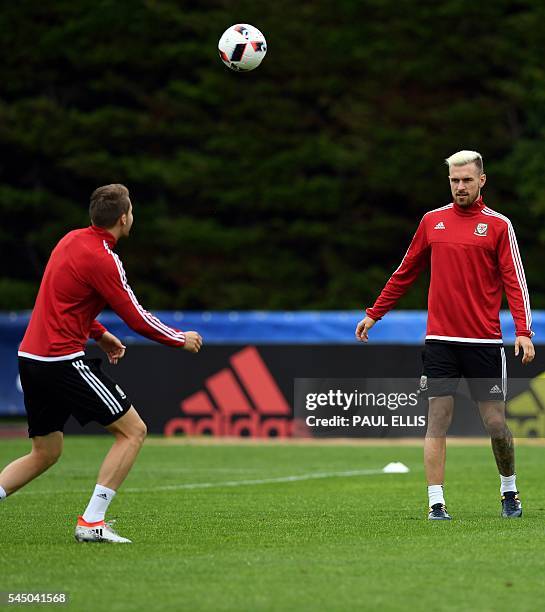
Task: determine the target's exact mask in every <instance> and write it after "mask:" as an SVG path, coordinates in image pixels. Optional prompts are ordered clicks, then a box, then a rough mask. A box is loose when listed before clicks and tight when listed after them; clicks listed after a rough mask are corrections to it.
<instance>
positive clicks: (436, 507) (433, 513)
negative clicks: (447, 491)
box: [428, 503, 452, 521]
mask: <svg viewBox="0 0 545 612" xmlns="http://www.w3.org/2000/svg"><path fill="white" fill-rule="evenodd" d="M451 519H452V517H451V516H450V514H449V513H448V512H447V507H446V506H445V504H441V503H439V504H433V506H432V507H431V508H430V511H429V512H428V521H450V520H451Z"/></svg>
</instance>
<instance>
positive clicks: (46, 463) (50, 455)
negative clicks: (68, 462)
mask: <svg viewBox="0 0 545 612" xmlns="http://www.w3.org/2000/svg"><path fill="white" fill-rule="evenodd" d="M32 454H33V455H34V457H35V459H36V460H37V461H38V462H39V463H40V464H41V465H42V466H43V467H45V468H49V467H51V466H52V465H55V463H57V461H58V460H59V457H60V456H61V454H62V448H60V447H53V448H39V449H34V450H33V451H32Z"/></svg>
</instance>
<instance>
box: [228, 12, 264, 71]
mask: <svg viewBox="0 0 545 612" xmlns="http://www.w3.org/2000/svg"><path fill="white" fill-rule="evenodd" d="M218 50H219V52H220V57H221V60H222V62H223V63H224V64H225V65H226V66H227V67H228V68H231V70H236V71H237V72H247V71H249V70H253V69H254V68H257V67H258V66H259V64H261V62H262V61H263V58H264V57H265V53H267V41H266V40H265V37H264V36H263V34H261V32H260V31H259V30H258V29H257V28H254V26H251V25H249V24H248V23H237V24H236V25H234V26H231V27H230V28H227V30H225V32H224V33H223V34H222V36H221V38H220V41H219V43H218Z"/></svg>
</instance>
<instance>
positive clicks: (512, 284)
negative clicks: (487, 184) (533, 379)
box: [497, 221, 535, 364]
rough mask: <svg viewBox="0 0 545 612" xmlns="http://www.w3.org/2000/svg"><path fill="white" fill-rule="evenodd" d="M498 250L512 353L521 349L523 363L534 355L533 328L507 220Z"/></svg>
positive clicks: (520, 270)
mask: <svg viewBox="0 0 545 612" xmlns="http://www.w3.org/2000/svg"><path fill="white" fill-rule="evenodd" d="M497 253H498V263H499V269H500V274H501V279H502V282H503V286H504V289H505V294H506V296H507V302H508V303H509V310H510V311H511V315H512V317H513V321H514V322H515V336H516V340H515V356H516V357H518V355H519V353H520V350H521V349H522V363H523V364H527V363H530V362H531V361H533V359H534V357H535V349H534V344H533V342H532V340H531V338H532V336H533V335H534V332H533V331H532V312H531V310H530V295H529V293H528V287H527V285H526V276H525V274H524V267H523V265H522V259H521V256H520V252H519V248H518V243H517V238H516V236H515V230H514V229H513V226H512V225H511V222H510V221H506V223H505V225H504V226H503V228H502V233H501V235H500V237H499V240H498V247H497Z"/></svg>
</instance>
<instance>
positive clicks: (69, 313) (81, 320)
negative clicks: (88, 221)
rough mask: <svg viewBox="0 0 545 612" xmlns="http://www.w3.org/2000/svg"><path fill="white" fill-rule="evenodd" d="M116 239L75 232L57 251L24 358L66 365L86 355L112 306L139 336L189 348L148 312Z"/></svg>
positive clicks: (90, 230) (96, 231)
mask: <svg viewBox="0 0 545 612" xmlns="http://www.w3.org/2000/svg"><path fill="white" fill-rule="evenodd" d="M115 242H116V240H115V238H114V236H112V234H110V232H108V231H107V230H105V229H102V228H100V227H95V226H94V225H92V226H90V227H87V228H85V229H78V230H74V231H72V232H69V233H68V234H66V236H64V238H62V239H61V240H60V241H59V243H58V244H57V246H56V247H55V248H54V249H53V252H52V253H51V256H50V258H49V262H48V263H47V267H46V269H45V272H44V276H43V279H42V283H41V285H40V290H39V292H38V297H37V298H36V304H35V305H34V310H33V311H32V316H31V317H30V322H29V324H28V327H27V329H26V332H25V336H24V338H23V341H22V343H21V346H20V347H19V356H20V357H27V358H30V359H38V360H40V361H61V360H64V359H73V358H74V357H80V356H82V355H83V354H84V348H85V345H86V343H87V341H88V339H89V338H90V337H91V338H93V339H94V340H99V339H100V337H101V336H102V334H103V333H104V332H105V331H106V328H105V327H104V326H103V325H101V324H100V323H99V322H98V321H96V320H95V318H96V317H97V316H98V314H99V313H100V312H101V311H102V310H103V309H104V307H105V306H106V305H107V304H109V306H110V308H112V309H113V310H114V311H115V312H116V313H117V314H118V315H119V316H120V317H121V318H122V319H123V321H125V323H126V324H127V325H128V326H129V327H130V328H132V329H133V330H134V331H135V332H137V333H139V334H141V335H142V336H146V338H150V340H155V341H156V342H160V343H161V344H167V345H168V346H183V345H184V343H185V336H184V334H183V332H181V331H179V330H177V329H173V328H172V327H168V326H167V325H165V324H164V323H162V322H161V321H160V320H159V319H157V318H156V317H154V316H153V315H152V314H150V313H149V312H148V311H147V310H144V308H142V306H140V304H139V303H138V300H137V299H136V296H135V295H134V293H133V292H132V289H131V288H130V286H129V284H128V283H127V277H126V276H125V270H124V269H123V265H122V263H121V260H120V259H119V257H118V256H117V254H116V253H114V252H113V251H112V248H113V247H114V245H115Z"/></svg>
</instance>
